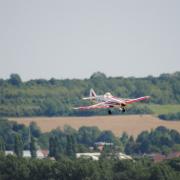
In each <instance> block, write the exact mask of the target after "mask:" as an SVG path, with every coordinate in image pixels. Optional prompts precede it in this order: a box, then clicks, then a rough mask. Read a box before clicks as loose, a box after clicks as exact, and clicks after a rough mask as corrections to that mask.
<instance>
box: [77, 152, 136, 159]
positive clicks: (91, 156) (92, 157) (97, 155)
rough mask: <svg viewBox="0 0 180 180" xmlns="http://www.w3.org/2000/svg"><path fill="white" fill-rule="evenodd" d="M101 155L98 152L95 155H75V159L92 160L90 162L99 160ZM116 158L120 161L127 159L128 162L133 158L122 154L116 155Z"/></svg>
mask: <svg viewBox="0 0 180 180" xmlns="http://www.w3.org/2000/svg"><path fill="white" fill-rule="evenodd" d="M100 155H101V153H100V152H95V153H76V158H80V157H81V158H85V159H88V158H90V159H92V160H96V161H97V160H99V157H100ZM118 157H119V159H120V160H124V159H129V160H133V158H132V157H131V156H128V155H126V154H124V153H121V152H120V153H118Z"/></svg>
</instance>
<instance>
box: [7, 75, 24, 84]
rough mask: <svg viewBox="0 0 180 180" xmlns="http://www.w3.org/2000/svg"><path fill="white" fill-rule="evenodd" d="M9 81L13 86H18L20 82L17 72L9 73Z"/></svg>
mask: <svg viewBox="0 0 180 180" xmlns="http://www.w3.org/2000/svg"><path fill="white" fill-rule="evenodd" d="M9 82H10V83H11V84H12V85H15V86H20V85H21V84H22V81H21V77H20V76H19V75H18V74H11V75H10V79H9Z"/></svg>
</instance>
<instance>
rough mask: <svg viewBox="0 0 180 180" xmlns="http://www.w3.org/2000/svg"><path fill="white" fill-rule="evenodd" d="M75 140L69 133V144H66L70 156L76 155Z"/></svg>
mask: <svg viewBox="0 0 180 180" xmlns="http://www.w3.org/2000/svg"><path fill="white" fill-rule="evenodd" d="M75 153H76V150H75V140H74V138H73V136H72V135H67V145H66V154H67V155H68V156H69V157H72V158H74V157H75Z"/></svg>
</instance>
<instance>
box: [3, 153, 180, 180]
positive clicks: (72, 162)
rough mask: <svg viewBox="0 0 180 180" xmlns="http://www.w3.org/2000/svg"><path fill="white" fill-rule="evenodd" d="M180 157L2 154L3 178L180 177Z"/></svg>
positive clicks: (166, 179)
mask: <svg viewBox="0 0 180 180" xmlns="http://www.w3.org/2000/svg"><path fill="white" fill-rule="evenodd" d="M179 164H180V159H173V160H168V161H165V162H162V163H159V164H154V163H152V161H150V160H149V159H144V158H142V159H136V160H134V161H130V160H121V161H120V160H117V159H114V160H113V159H108V160H107V159H102V160H99V161H93V160H91V159H88V160H85V159H68V158H63V159H61V160H58V161H52V160H49V159H44V160H37V159H31V158H18V157H16V156H12V155H8V156H4V155H3V154H2V153H1V154H0V179H2V180H9V179H14V180H37V179H44V180H46V179H47V180H49V179H51V180H57V179H61V180H74V179H78V180H85V179H86V180H102V179H104V180H120V179H122V180H132V179H134V180H179V179H180V166H179Z"/></svg>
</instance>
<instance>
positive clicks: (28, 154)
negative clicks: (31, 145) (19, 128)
mask: <svg viewBox="0 0 180 180" xmlns="http://www.w3.org/2000/svg"><path fill="white" fill-rule="evenodd" d="M5 155H6V156H7V155H14V152H13V151H5ZM36 155H37V158H38V159H44V158H46V155H45V154H44V153H43V152H42V151H41V150H37V151H36ZM23 157H25V158H31V152H30V151H29V150H24V151H23Z"/></svg>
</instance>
